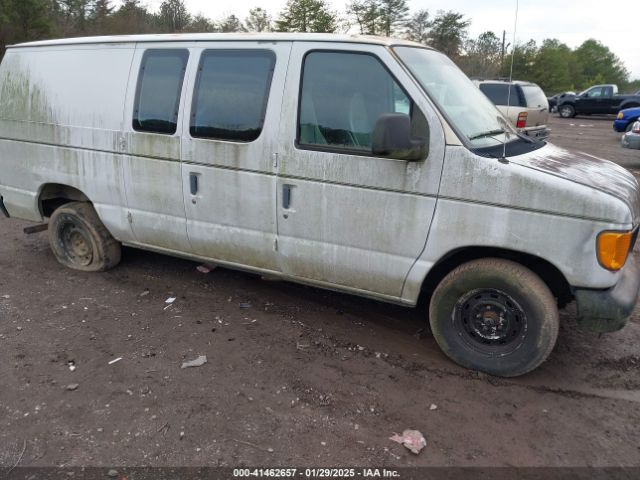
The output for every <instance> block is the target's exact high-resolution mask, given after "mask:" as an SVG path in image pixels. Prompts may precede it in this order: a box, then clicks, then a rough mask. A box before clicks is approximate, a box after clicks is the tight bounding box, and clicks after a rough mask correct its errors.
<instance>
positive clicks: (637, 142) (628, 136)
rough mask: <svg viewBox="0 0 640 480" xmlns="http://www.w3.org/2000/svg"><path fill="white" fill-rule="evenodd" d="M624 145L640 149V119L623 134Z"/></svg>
mask: <svg viewBox="0 0 640 480" xmlns="http://www.w3.org/2000/svg"><path fill="white" fill-rule="evenodd" d="M622 146H623V147H625V148H633V149H635V150H640V121H638V122H635V123H634V124H633V126H632V127H631V130H629V131H628V132H627V133H625V134H624V135H623V136H622Z"/></svg>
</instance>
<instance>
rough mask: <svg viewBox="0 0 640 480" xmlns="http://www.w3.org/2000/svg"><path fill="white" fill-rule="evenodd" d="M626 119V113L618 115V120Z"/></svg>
mask: <svg viewBox="0 0 640 480" xmlns="http://www.w3.org/2000/svg"><path fill="white" fill-rule="evenodd" d="M623 118H624V113H622V112H620V113H618V120H622V119H623Z"/></svg>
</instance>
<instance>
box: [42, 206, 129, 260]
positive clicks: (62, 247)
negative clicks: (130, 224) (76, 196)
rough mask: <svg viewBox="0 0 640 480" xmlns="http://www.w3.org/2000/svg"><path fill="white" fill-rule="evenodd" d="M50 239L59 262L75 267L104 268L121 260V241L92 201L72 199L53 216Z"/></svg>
mask: <svg viewBox="0 0 640 480" xmlns="http://www.w3.org/2000/svg"><path fill="white" fill-rule="evenodd" d="M49 243H50V244H51V250H53V254H54V255H55V257H56V259H57V260H58V262H60V263H61V264H62V265H64V266H66V267H69V268H72V269H74V270H81V271H83V272H101V271H105V270H109V269H110V268H113V267H115V266H116V265H117V264H118V263H120V254H121V252H120V250H121V247H120V243H118V242H117V241H116V239H115V238H113V237H112V236H111V234H110V233H109V231H108V230H107V228H106V227H105V226H104V224H103V223H102V222H101V221H100V218H99V217H98V214H97V213H96V211H95V209H94V208H93V206H92V205H91V204H90V203H86V202H72V203H67V204H65V205H63V206H61V207H59V208H58V209H56V210H55V211H54V212H53V214H52V215H51V219H50V220H49Z"/></svg>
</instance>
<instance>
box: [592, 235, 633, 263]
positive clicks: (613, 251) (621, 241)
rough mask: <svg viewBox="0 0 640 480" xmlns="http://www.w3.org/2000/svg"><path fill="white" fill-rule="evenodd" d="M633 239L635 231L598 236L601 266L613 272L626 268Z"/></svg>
mask: <svg viewBox="0 0 640 480" xmlns="http://www.w3.org/2000/svg"><path fill="white" fill-rule="evenodd" d="M632 238H633V231H631V232H602V233H601V234H600V235H598V261H599V262H600V265H602V266H603V267H604V268H606V269H607V270H613V271H617V270H620V269H621V268H622V267H624V264H625V262H626V261H627V256H628V255H629V249H630V247H631V240H632Z"/></svg>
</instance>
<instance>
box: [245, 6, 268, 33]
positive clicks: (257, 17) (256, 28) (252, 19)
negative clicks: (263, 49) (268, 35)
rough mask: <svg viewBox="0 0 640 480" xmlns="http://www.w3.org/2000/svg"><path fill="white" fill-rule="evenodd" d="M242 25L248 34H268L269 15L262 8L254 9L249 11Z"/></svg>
mask: <svg viewBox="0 0 640 480" xmlns="http://www.w3.org/2000/svg"><path fill="white" fill-rule="evenodd" d="M244 24H245V26H246V27H247V30H249V31H250V32H270V31H271V15H269V14H268V13H267V11H266V10H265V9H264V8H262V7H255V8H252V9H251V10H249V16H248V17H247V18H246V19H245V21H244Z"/></svg>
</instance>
